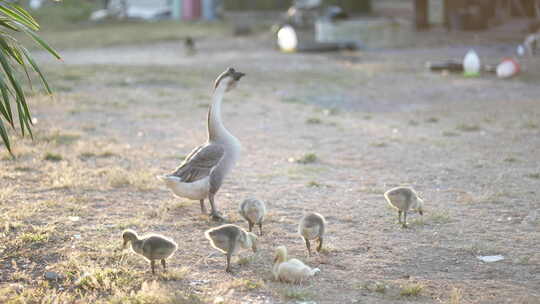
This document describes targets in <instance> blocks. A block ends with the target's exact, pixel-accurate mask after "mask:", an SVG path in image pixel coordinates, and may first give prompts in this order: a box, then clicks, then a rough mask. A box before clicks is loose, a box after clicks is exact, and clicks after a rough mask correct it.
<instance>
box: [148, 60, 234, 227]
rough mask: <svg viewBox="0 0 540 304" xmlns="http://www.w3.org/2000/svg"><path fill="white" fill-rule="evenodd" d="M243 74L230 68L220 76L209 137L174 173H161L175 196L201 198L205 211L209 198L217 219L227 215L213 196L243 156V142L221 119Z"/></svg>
mask: <svg viewBox="0 0 540 304" xmlns="http://www.w3.org/2000/svg"><path fill="white" fill-rule="evenodd" d="M244 75H245V74H244V73H241V72H237V71H235V69H233V68H228V69H227V70H226V71H225V72H223V73H222V74H221V75H219V76H218V78H217V79H216V81H215V83H214V93H213V97H212V99H213V100H212V104H211V105H210V107H209V109H208V140H207V141H206V143H205V144H203V145H201V146H199V147H197V148H195V149H194V150H193V151H191V153H190V154H189V155H188V156H187V157H186V158H185V160H184V161H183V162H182V164H180V166H179V167H178V168H176V170H175V171H174V172H173V173H171V174H168V175H162V176H158V178H159V179H161V180H162V181H164V182H165V184H166V185H167V187H168V188H169V189H170V190H171V191H172V192H173V193H174V194H175V195H176V196H179V197H182V198H188V199H193V200H199V201H200V203H201V212H202V213H206V208H205V205H204V200H205V199H206V198H208V200H209V201H210V207H211V208H212V210H211V213H210V216H211V218H212V219H213V220H216V221H223V220H224V218H223V216H222V215H221V214H220V213H219V212H218V210H217V207H216V203H215V200H214V197H215V195H216V193H217V192H218V190H219V188H220V187H221V184H222V183H223V180H224V179H225V177H226V176H227V174H228V173H229V172H230V171H231V169H232V168H233V167H234V165H235V163H236V161H237V160H238V158H239V156H240V142H239V141H238V139H237V138H236V137H234V136H233V135H232V134H231V133H230V132H229V131H228V130H227V129H226V128H225V126H224V125H223V122H222V120H221V102H222V100H223V96H224V95H225V93H226V92H229V91H230V90H232V89H233V88H234V87H235V86H236V84H237V83H238V81H239V80H240V78H242V77H243V76H244Z"/></svg>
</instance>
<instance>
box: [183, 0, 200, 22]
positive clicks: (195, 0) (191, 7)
mask: <svg viewBox="0 0 540 304" xmlns="http://www.w3.org/2000/svg"><path fill="white" fill-rule="evenodd" d="M200 17H201V0H184V1H182V19H184V20H197V19H199V18H200Z"/></svg>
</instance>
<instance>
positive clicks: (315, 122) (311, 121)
mask: <svg viewBox="0 0 540 304" xmlns="http://www.w3.org/2000/svg"><path fill="white" fill-rule="evenodd" d="M306 123H307V124H308V125H320V124H322V120H321V119H320V118H317V117H311V118H308V119H306Z"/></svg>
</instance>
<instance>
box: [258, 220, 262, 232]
mask: <svg viewBox="0 0 540 304" xmlns="http://www.w3.org/2000/svg"><path fill="white" fill-rule="evenodd" d="M259 235H262V222H261V223H259Z"/></svg>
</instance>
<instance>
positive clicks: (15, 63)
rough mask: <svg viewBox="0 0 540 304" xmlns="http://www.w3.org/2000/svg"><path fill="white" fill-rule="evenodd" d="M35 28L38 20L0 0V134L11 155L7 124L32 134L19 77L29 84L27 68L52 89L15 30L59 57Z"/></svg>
mask: <svg viewBox="0 0 540 304" xmlns="http://www.w3.org/2000/svg"><path fill="white" fill-rule="evenodd" d="M38 30H39V25H38V23H37V22H36V21H35V19H34V18H33V17H32V16H31V15H30V14H29V13H28V12H27V11H26V10H24V9H23V8H22V7H21V6H19V5H17V4H12V3H9V2H8V1H5V0H0V137H1V138H2V142H3V143H4V145H5V146H6V148H7V149H8V151H9V153H11V154H12V155H13V152H12V150H11V144H10V140H9V132H8V128H12V129H13V130H16V126H17V125H18V126H19V128H20V132H21V134H22V136H25V135H26V134H29V135H30V137H32V129H31V125H32V116H31V114H30V109H29V107H28V104H27V102H26V96H25V93H24V91H23V89H22V85H21V84H22V82H21V81H20V79H19V78H20V77H21V76H22V77H25V78H26V79H27V81H28V84H30V85H31V79H30V72H33V73H36V74H37V75H38V76H39V79H40V82H41V83H42V85H43V88H44V89H45V90H46V91H47V92H48V93H49V94H50V93H52V92H51V89H50V87H49V84H48V83H47V80H46V79H45V77H44V75H43V73H42V72H41V70H40V69H39V67H38V65H37V64H36V62H35V61H34V59H33V58H32V56H31V55H30V52H29V51H28V50H27V49H26V48H25V47H24V46H23V45H22V44H21V42H20V41H18V40H17V39H16V37H15V36H14V34H16V33H23V34H26V35H28V36H29V37H30V38H31V39H32V40H34V41H35V42H36V43H37V44H38V45H40V46H41V47H42V48H44V49H45V50H47V51H48V52H49V53H51V54H52V55H53V56H54V57H56V58H57V59H60V55H58V53H57V52H56V51H55V50H53V49H52V48H51V47H50V46H49V45H47V43H45V42H44V41H43V40H42V39H41V38H40V37H39V36H38V35H37V34H36V32H37V31H38ZM14 109H16V110H14Z"/></svg>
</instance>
